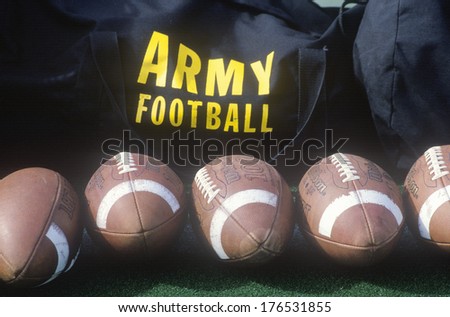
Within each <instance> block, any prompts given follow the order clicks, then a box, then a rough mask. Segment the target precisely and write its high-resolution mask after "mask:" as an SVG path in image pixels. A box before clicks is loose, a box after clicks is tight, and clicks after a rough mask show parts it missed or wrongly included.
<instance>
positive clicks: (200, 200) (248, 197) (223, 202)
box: [192, 155, 295, 265]
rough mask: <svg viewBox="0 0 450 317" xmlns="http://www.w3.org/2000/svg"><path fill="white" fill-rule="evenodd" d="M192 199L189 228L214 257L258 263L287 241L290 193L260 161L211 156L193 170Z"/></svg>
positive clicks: (290, 225)
mask: <svg viewBox="0 0 450 317" xmlns="http://www.w3.org/2000/svg"><path fill="white" fill-rule="evenodd" d="M192 197H193V201H194V207H195V212H194V215H193V217H192V218H193V219H194V228H196V232H197V233H198V236H199V237H200V238H201V241H204V242H205V244H206V245H207V246H208V248H209V249H210V250H211V252H212V253H213V254H214V255H215V257H216V258H217V259H219V260H220V261H223V262H235V263H237V262H239V263H241V264H244V265H245V264H260V263H264V262H267V261H269V260H270V259H272V258H274V257H276V256H278V255H280V254H281V253H282V252H283V251H284V249H285V247H286V245H287V243H288V242H289V241H290V238H291V236H292V232H293V228H294V225H295V212H294V208H293V198H292V194H291V191H290V189H289V187H288V185H287V184H286V182H285V181H284V180H283V178H282V177H281V176H280V174H279V173H278V172H277V171H276V170H275V169H274V168H273V167H272V166H270V165H269V164H267V163H265V162H264V161H261V160H258V159H255V158H253V157H249V156H244V155H234V156H224V157H220V158H217V159H215V160H213V161H212V162H210V163H209V164H206V165H205V166H204V167H203V168H201V169H200V170H199V171H198V172H197V173H196V175H195V179H194V181H193V183H192Z"/></svg>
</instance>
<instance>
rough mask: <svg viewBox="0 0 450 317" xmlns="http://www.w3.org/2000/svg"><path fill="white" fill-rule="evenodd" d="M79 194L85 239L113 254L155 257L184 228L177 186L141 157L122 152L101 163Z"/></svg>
mask: <svg viewBox="0 0 450 317" xmlns="http://www.w3.org/2000/svg"><path fill="white" fill-rule="evenodd" d="M85 196H86V199H87V203H88V222H87V229H88V232H89V234H90V236H91V237H92V239H93V240H94V241H95V242H97V243H98V244H100V245H102V246H103V247H106V249H105V250H111V251H113V252H114V253H115V255H117V256H126V257H129V256H132V257H139V258H141V257H149V256H153V255H157V254H160V253H162V252H164V251H166V249H167V248H169V247H170V246H171V245H172V244H173V243H174V242H175V240H176V239H177V238H178V236H179V233H180V232H181V230H182V229H183V227H184V224H185V215H186V212H185V211H186V208H185V207H186V199H185V191H184V186H183V183H182V182H181V180H180V179H179V178H178V176H177V175H176V174H175V173H174V172H173V171H172V170H171V169H170V168H169V167H168V166H167V165H165V164H163V163H162V162H160V161H157V160H155V159H153V158H151V157H149V156H146V155H139V154H132V153H126V152H125V153H124V152H123V153H119V154H117V155H116V156H115V157H113V158H111V159H110V160H108V161H106V162H105V163H104V164H102V165H101V166H100V167H99V168H98V169H97V171H96V172H95V173H94V174H93V175H92V177H91V179H90V181H89V183H88V185H87V187H86V189H85Z"/></svg>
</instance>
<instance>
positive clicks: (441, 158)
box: [404, 145, 450, 252]
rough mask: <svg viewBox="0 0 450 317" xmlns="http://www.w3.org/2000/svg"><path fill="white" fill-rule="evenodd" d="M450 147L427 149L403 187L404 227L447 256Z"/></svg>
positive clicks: (449, 234) (449, 205)
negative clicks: (406, 226) (405, 222)
mask: <svg viewBox="0 0 450 317" xmlns="http://www.w3.org/2000/svg"><path fill="white" fill-rule="evenodd" d="M449 166H450V145H443V146H434V147H431V148H430V149H428V150H427V151H426V152H425V153H424V154H423V155H422V156H421V157H420V158H419V159H418V160H417V161H416V162H415V163H414V165H413V166H412V167H411V169H410V171H409V173H408V175H407V176H406V179H405V183H404V188H405V190H404V196H405V199H404V201H405V205H406V215H407V222H408V227H409V228H410V229H411V231H412V232H413V233H414V234H415V236H416V237H417V238H418V239H419V240H420V241H423V242H426V243H427V244H431V245H434V246H435V247H436V248H438V249H441V250H445V251H447V252H450V229H449V228H450V172H449Z"/></svg>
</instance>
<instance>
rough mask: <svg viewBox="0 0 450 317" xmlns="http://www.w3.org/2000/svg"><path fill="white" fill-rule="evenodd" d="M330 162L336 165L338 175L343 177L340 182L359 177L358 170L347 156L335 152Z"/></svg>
mask: <svg viewBox="0 0 450 317" xmlns="http://www.w3.org/2000/svg"><path fill="white" fill-rule="evenodd" d="M331 162H332V163H333V164H334V165H335V166H336V168H337V170H338V172H339V173H340V174H339V176H340V177H343V179H342V182H343V183H345V182H349V181H354V180H357V179H359V176H358V172H357V171H356V169H355V167H354V166H353V164H352V162H351V161H350V160H349V159H348V157H347V156H345V155H344V154H341V153H337V154H334V155H332V156H331Z"/></svg>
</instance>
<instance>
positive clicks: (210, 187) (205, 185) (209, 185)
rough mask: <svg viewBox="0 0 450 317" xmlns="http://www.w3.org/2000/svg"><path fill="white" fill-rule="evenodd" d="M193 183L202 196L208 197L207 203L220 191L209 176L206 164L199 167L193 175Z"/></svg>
mask: <svg viewBox="0 0 450 317" xmlns="http://www.w3.org/2000/svg"><path fill="white" fill-rule="evenodd" d="M195 183H196V184H197V187H198V189H199V190H200V192H201V193H202V195H203V197H204V198H205V199H208V204H209V203H210V202H211V201H212V200H213V199H214V197H216V195H217V194H218V193H219V192H220V188H217V185H216V184H214V183H213V181H212V179H211V177H210V176H209V174H208V171H207V170H206V166H205V167H203V168H201V169H200V170H199V171H198V172H197V174H196V175H195Z"/></svg>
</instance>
